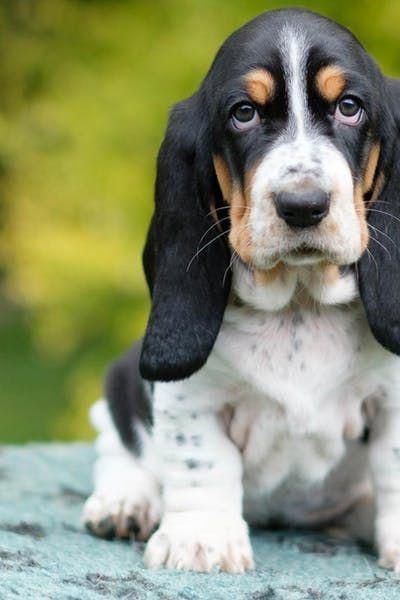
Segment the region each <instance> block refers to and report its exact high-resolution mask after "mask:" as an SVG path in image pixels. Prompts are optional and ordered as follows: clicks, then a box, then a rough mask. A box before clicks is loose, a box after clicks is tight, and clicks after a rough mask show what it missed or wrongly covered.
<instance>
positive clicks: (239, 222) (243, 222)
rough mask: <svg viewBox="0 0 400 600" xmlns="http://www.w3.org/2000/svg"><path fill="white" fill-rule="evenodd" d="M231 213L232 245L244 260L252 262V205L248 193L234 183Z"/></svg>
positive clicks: (230, 235) (230, 237)
mask: <svg viewBox="0 0 400 600" xmlns="http://www.w3.org/2000/svg"><path fill="white" fill-rule="evenodd" d="M230 214H231V230H230V233H229V241H230V243H231V246H232V248H233V249H234V250H235V251H236V252H237V253H238V254H239V256H240V258H241V259H242V260H243V261H244V262H251V259H252V254H253V251H252V243H251V236H250V230H249V227H248V224H249V223H248V221H249V215H250V207H249V206H248V204H247V199H246V195H245V194H244V192H243V190H242V189H241V187H240V186H239V184H235V185H234V190H233V193H232V201H231V213H230Z"/></svg>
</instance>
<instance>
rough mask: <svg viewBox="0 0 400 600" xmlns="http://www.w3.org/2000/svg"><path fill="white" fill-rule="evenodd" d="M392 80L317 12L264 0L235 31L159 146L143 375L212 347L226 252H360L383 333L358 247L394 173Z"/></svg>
mask: <svg viewBox="0 0 400 600" xmlns="http://www.w3.org/2000/svg"><path fill="white" fill-rule="evenodd" d="M394 86H395V84H393V85H392V84H390V83H389V82H387V81H386V80H385V79H384V78H383V76H382V75H381V73H380V71H379V69H378V68H377V66H376V65H375V63H374V62H373V61H372V60H371V59H370V58H369V56H368V55H367V53H366V52H365V50H364V49H363V48H362V46H361V45H360V44H359V43H358V41H357V40H356V39H355V38H354V37H353V35H352V34H351V33H350V32H349V31H347V30H346V29H344V28H342V27H340V26H339V25H337V24H336V23H334V22H332V21H329V20H327V19H325V18H323V17H320V16H318V15H315V14H314V13H310V12H307V11H302V10H279V11H273V12H269V13H265V14H263V15H261V16H259V17H257V18H256V19H254V20H253V21H251V22H250V23H248V24H247V25H245V26H244V27H242V28H241V29H240V30H238V31H237V32H235V33H234V34H232V35H231V36H230V37H229V38H228V40H227V41H226V42H225V44H224V45H223V46H222V48H221V49H220V51H219V52H218V54H217V56H216V59H215V60H214V62H213V65H212V67H211V69H210V71H209V73H208V75H207V76H206V78H205V80H204V81H203V83H202V85H201V87H200V89H199V91H198V92H197V93H196V94H195V95H194V96H192V97H191V98H190V99H189V100H187V101H185V102H184V103H181V104H179V105H177V106H176V107H175V109H174V110H173V112H172V115H171V118H170V122H169V126H168V130H167V134H166V137H165V140H164V142H163V145H162V147H161V150H160V155H159V160H158V174H157V184H156V211H155V215H154V217H153V221H152V225H151V227H150V232H149V236H148V241H147V244H146V249H145V255H144V266H145V272H146V275H147V280H148V283H149V287H150V290H151V291H152V301H153V304H152V311H151V315H150V319H149V324H148V327H147V331H146V335H145V339H144V343H143V350H142V359H141V372H142V375H143V376H144V377H145V378H147V379H161V380H169V379H179V378H182V377H186V376H188V375H190V374H191V373H193V372H194V371H195V370H197V369H198V368H200V367H201V366H202V365H203V364H204V362H205V361H206V360H207V357H208V355H209V353H210V351H211V348H212V346H213V344H214V341H215V337H216V335H217V333H218V330H219V327H220V324H221V321H222V317H223V313H224V309H225V305H226V302H227V296H228V292H229V285H230V260H231V258H232V253H233V254H234V255H238V256H239V257H240V259H241V260H242V261H243V262H244V263H246V264H248V265H249V267H250V268H252V269H255V270H261V271H268V270H269V269H271V268H272V267H274V266H275V265H277V264H278V263H284V264H287V265H290V266H297V265H307V264H315V263H318V262H322V261H323V262H326V261H328V262H329V263H333V264H337V265H349V264H353V263H355V262H356V261H358V260H359V259H360V257H363V260H361V262H360V278H361V286H360V287H361V293H362V297H363V299H364V302H365V305H366V309H367V314H368V318H369V320H370V323H371V326H372V328H373V330H374V333H375V334H376V336H377V337H378V339H380V341H382V335H379V334H378V333H377V328H376V327H374V325H373V324H372V323H373V321H374V315H376V314H377V312H379V311H380V310H381V309H382V294H381V293H379V294H378V296H379V301H378V300H377V296H376V294H375V296H374V294H372V296H373V299H371V291H370V293H369V295H370V297H368V294H367V292H365V289H366V288H368V290H373V289H374V290H376V289H380V287H381V281H379V282H377V281H375V280H374V281H372V275H371V269H370V264H369V263H368V262H365V261H364V256H365V254H368V253H371V250H370V249H369V247H370V246H371V245H372V244H375V246H376V247H375V251H376V252H378V250H379V248H380V246H379V245H377V244H376V242H375V241H374V240H376V239H377V237H376V235H377V234H375V237H374V235H372V234H373V232H374V228H375V225H374V220H375V216H376V215H377V214H378V213H377V212H370V213H368V210H369V209H370V204H371V203H373V202H374V203H376V202H377V201H378V200H379V201H385V200H382V198H383V196H384V195H385V193H386V192H385V190H386V189H387V188H388V184H389V183H390V182H391V181H394V180H395V177H394V175H393V156H394V149H395V147H396V140H397V131H396V115H395V111H394V109H393V106H394V104H395V102H394V97H395V96H396V91H395V90H394ZM389 88H390V90H391V91H390V93H389V91H388V93H386V91H387V90H389ZM372 210H379V209H371V211H372ZM380 212H382V211H380ZM389 212H390V211H389ZM399 212H400V207H399ZM381 216H382V215H381ZM369 224H370V225H371V228H369ZM385 228H386V224H384V229H385ZM379 230H381V227H380V228H379ZM378 235H379V234H378ZM399 238H400V236H399ZM378 253H379V259H378V260H380V261H381V263H382V261H383V260H384V257H383V255H382V253H381V252H378ZM374 260H376V258H375V257H374ZM382 264H383V263H382ZM397 264H398V263H397ZM399 290H400V275H399ZM399 317H400V314H399ZM375 321H376V318H375ZM385 335H386V334H385ZM382 343H384V342H382ZM385 345H388V343H386V344H385ZM399 348H400V343H399Z"/></svg>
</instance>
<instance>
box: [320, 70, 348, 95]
mask: <svg viewBox="0 0 400 600" xmlns="http://www.w3.org/2000/svg"><path fill="white" fill-rule="evenodd" d="M315 83H316V85H317V90H318V91H319V93H320V94H321V96H322V97H323V98H325V100H327V101H328V102H334V101H335V100H337V99H338V98H339V96H340V94H341V93H342V92H343V90H344V88H345V85H346V79H345V76H344V73H343V71H342V70H341V68H340V67H338V66H337V65H329V66H328V67H323V68H322V69H321V70H320V71H319V72H318V73H317V76H316V78H315Z"/></svg>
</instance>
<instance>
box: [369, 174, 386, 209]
mask: <svg viewBox="0 0 400 600" xmlns="http://www.w3.org/2000/svg"><path fill="white" fill-rule="evenodd" d="M384 185H385V175H384V173H383V172H381V173H379V175H378V176H377V178H376V182H375V187H374V191H373V192H372V196H371V198H370V200H369V202H368V206H371V205H372V204H374V203H375V202H376V201H377V200H378V198H379V196H380V195H381V192H382V190H383V186H384Z"/></svg>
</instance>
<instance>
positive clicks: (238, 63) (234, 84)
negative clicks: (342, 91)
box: [209, 10, 373, 98]
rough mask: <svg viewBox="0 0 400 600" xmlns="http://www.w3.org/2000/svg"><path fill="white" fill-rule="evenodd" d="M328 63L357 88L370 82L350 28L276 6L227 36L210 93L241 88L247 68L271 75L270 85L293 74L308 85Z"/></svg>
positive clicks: (282, 83) (279, 83)
mask: <svg viewBox="0 0 400 600" xmlns="http://www.w3.org/2000/svg"><path fill="white" fill-rule="evenodd" d="M330 65H336V66H337V67H339V68H340V71H341V72H342V73H343V75H344V77H343V79H345V80H346V83H347V84H354V85H357V86H358V87H359V88H361V90H360V91H361V92H362V91H363V90H362V88H367V87H368V84H369V81H370V78H371V74H372V71H373V63H372V61H371V59H370V58H369V57H368V55H367V53H366V52H365V50H364V49H363V47H362V46H361V44H360V43H359V42H358V41H357V39H356V38H355V37H354V36H353V34H352V33H351V32H350V31H348V30H347V29H345V28H343V27H341V26H340V25H338V24H337V23H334V22H333V21H330V20H328V19H325V18H324V17H320V16H319V15H314V14H313V13H308V12H302V11H296V10H294V11H275V12H272V13H266V14H264V15H261V16H260V17H258V18H257V19H255V20H254V21H251V22H250V23H248V24H247V25H245V26H244V27H242V28H241V29H239V30H238V31H236V32H235V33H234V34H232V36H230V37H229V38H228V40H227V41H226V42H225V44H224V45H223V46H222V48H221V49H220V51H219V53H218V54H217V57H216V59H215V61H214V63H213V66H212V69H211V71H210V73H209V80H210V84H211V88H212V92H213V93H214V94H215V93H216V94H217V95H219V96H224V97H225V98H226V97H227V96H228V97H229V94H230V92H231V91H232V92H233V90H234V89H237V88H238V87H243V85H244V84H245V83H246V77H247V75H248V73H250V72H252V71H254V70H255V69H259V68H262V69H264V70H265V71H267V73H268V76H270V79H271V80H272V83H270V84H269V85H270V87H271V85H273V86H274V87H275V88H282V91H285V88H287V84H288V82H289V81H291V80H293V79H294V78H296V77H301V81H302V84H303V86H307V85H308V84H310V81H311V80H313V79H315V77H316V76H317V74H318V72H319V71H320V70H321V69H323V68H324V67H328V66H330ZM267 85H268V84H267ZM258 87H259V89H260V86H258ZM214 97H215V96H214Z"/></svg>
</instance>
